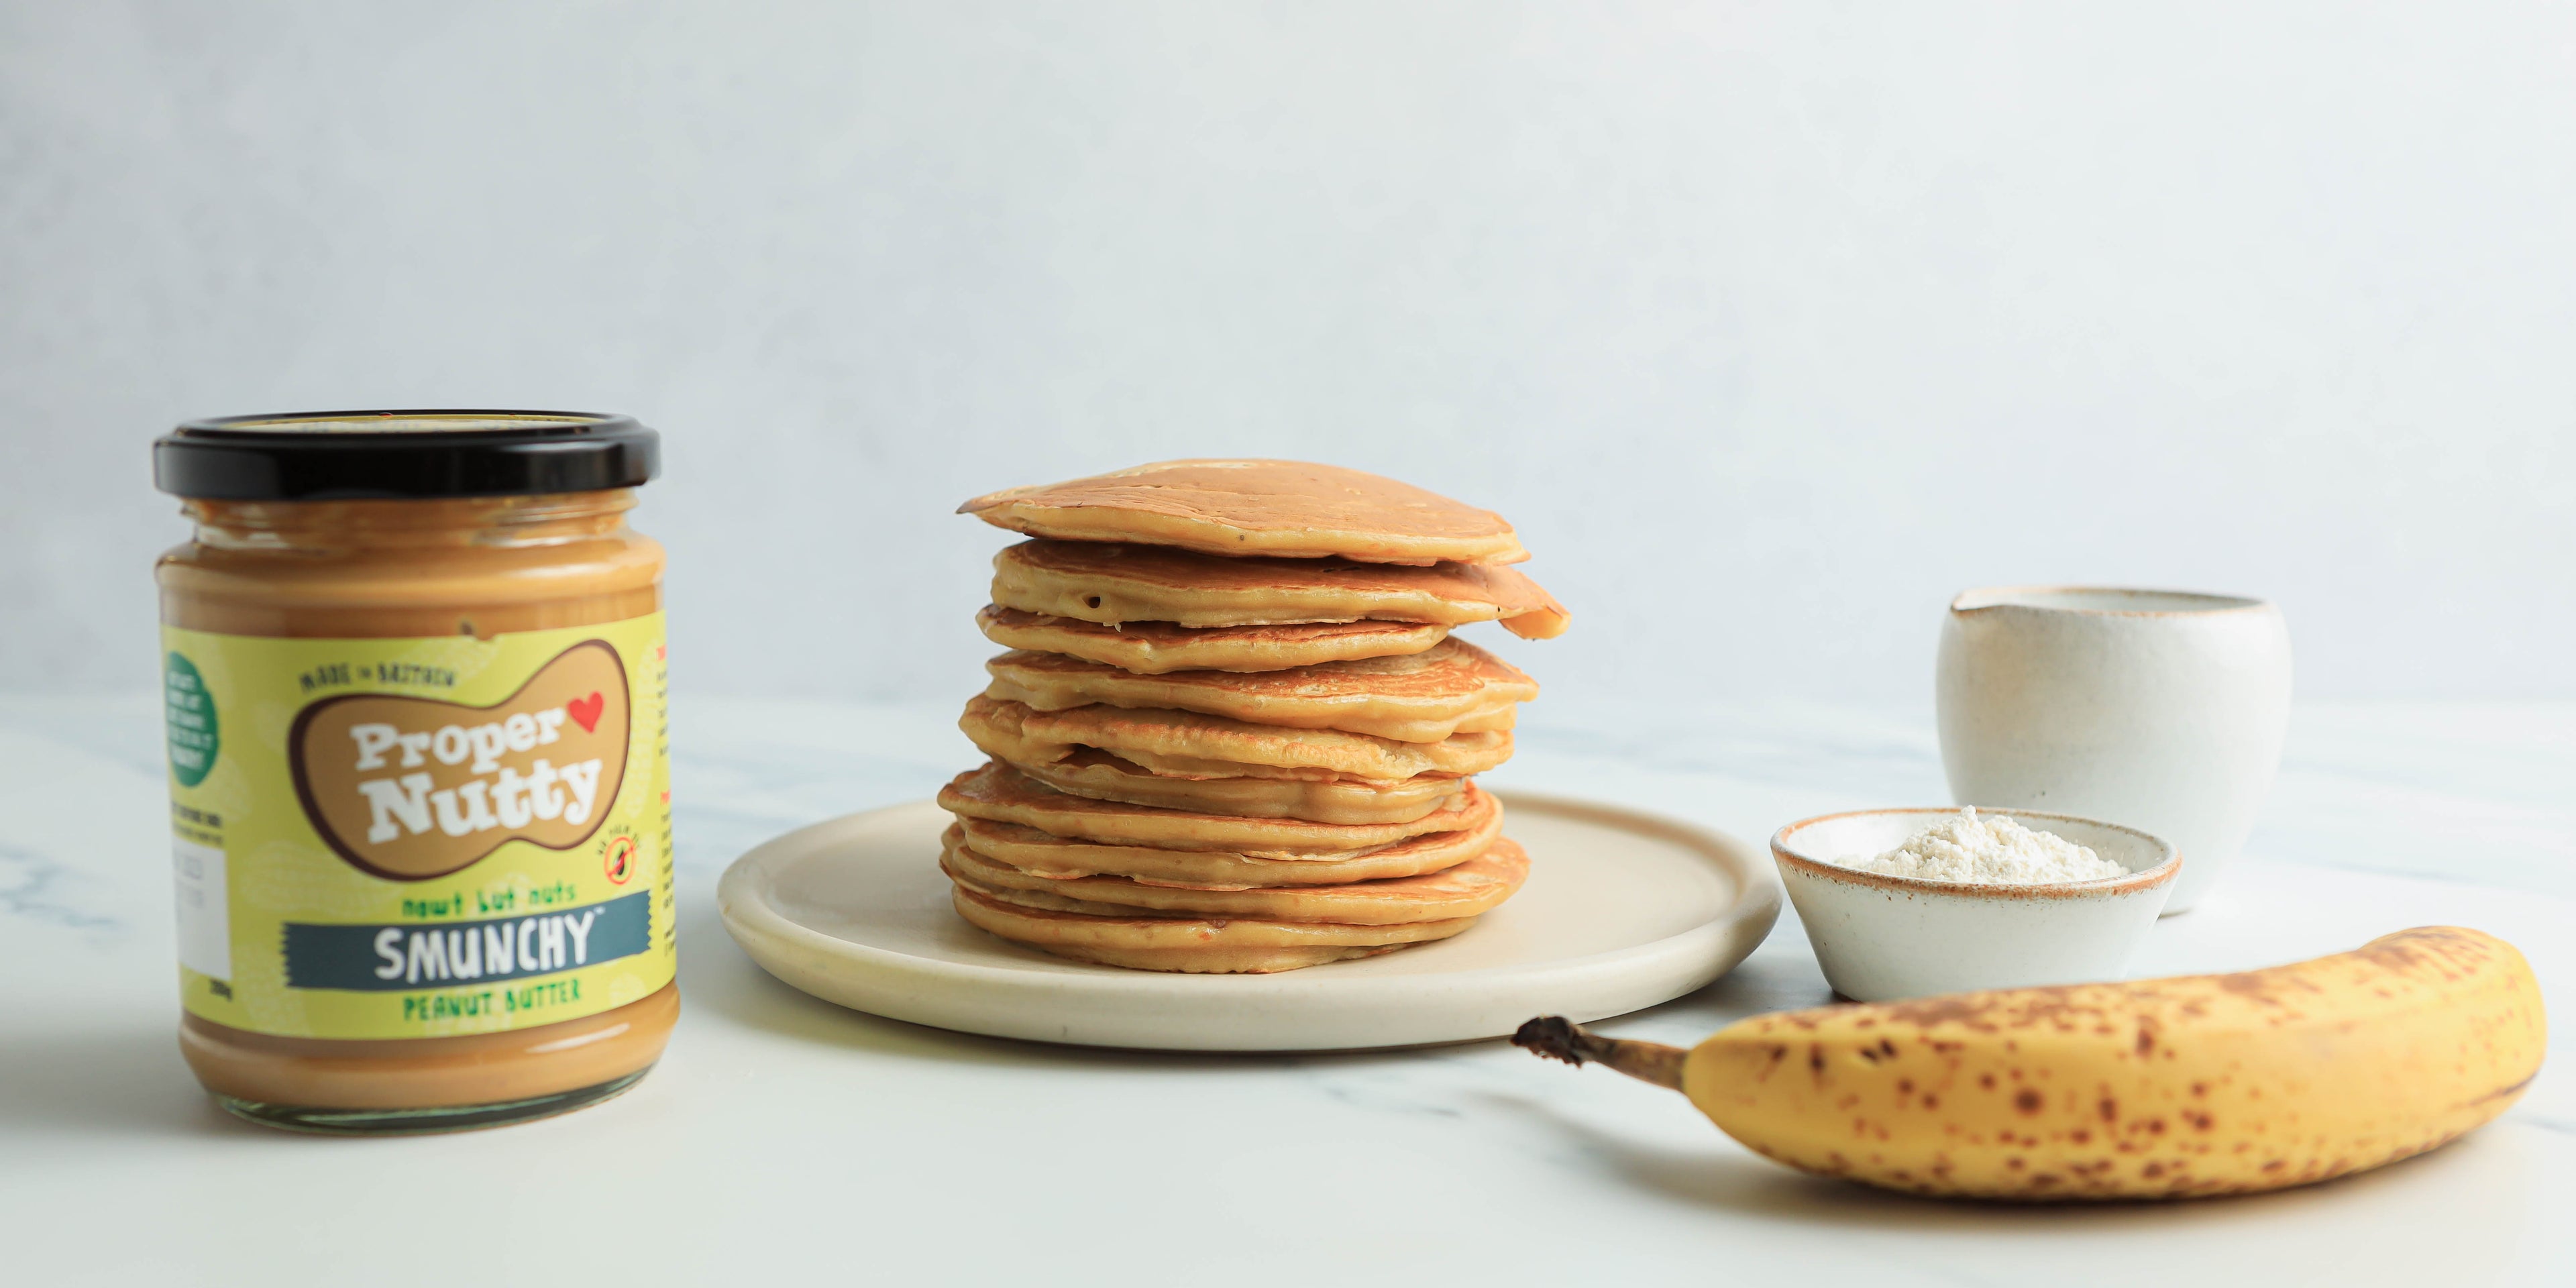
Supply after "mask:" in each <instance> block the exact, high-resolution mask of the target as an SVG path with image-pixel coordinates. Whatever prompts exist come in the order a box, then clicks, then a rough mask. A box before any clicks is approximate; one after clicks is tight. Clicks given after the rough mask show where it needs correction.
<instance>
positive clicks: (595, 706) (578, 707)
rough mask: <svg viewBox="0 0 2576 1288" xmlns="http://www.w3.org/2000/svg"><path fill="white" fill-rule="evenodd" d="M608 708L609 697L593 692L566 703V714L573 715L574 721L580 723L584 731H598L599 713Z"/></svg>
mask: <svg viewBox="0 0 2576 1288" xmlns="http://www.w3.org/2000/svg"><path fill="white" fill-rule="evenodd" d="M607 709H608V699H606V698H603V697H601V696H599V695H598V694H597V693H592V694H591V695H590V696H589V697H586V698H574V699H573V700H572V701H570V702H567V703H565V704H564V714H565V715H568V716H571V717H572V722H573V723H574V724H577V725H580V726H581V731H582V732H583V733H591V732H594V731H596V730H597V729H598V728H599V713H600V712H602V711H605V710H607Z"/></svg>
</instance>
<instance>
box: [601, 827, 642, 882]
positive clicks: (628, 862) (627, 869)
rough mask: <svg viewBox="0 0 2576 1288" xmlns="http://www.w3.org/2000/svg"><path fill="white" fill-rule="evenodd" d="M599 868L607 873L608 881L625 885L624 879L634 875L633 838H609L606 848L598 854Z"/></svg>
mask: <svg viewBox="0 0 2576 1288" xmlns="http://www.w3.org/2000/svg"><path fill="white" fill-rule="evenodd" d="M600 867H601V868H602V869H603V870H605V871H606V872H607V873H608V879H609V880H610V881H612V882H614V883H616V884H618V885H624V884H626V879H627V878H628V877H631V876H633V875H635V838H634V837H631V836H615V837H610V838H609V841H608V848H607V849H606V850H605V851H603V852H602V853H601V854H600Z"/></svg>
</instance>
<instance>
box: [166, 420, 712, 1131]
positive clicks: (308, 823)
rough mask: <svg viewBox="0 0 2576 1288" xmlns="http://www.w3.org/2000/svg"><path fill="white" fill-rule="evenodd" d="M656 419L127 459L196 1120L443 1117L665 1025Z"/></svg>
mask: <svg viewBox="0 0 2576 1288" xmlns="http://www.w3.org/2000/svg"><path fill="white" fill-rule="evenodd" d="M659 459H660V440H659V439H658V437H657V436H656V435H655V434H654V433H653V431H652V430H650V429H647V428H645V427H644V426H642V425H639V424H637V423H636V422H635V421H633V420H630V419H628V418H625V417H622V416H594V415H587V414H579V413H568V412H523V411H393V412H331V413H318V414H311V415H284V416H258V417H240V418H234V419H227V420H211V421H201V422H196V423H192V424H187V425H182V426H180V427H179V428H178V429H176V430H175V431H173V432H171V433H170V434H168V435H166V436H164V437H163V438H161V439H160V440H159V441H158V442H157V443H155V444H154V447H153V473H154V478H155V481H156V482H157V484H158V485H159V487H160V488H161V490H162V491H165V492H169V493H173V494H175V495H177V496H179V497H181V498H183V499H184V505H183V509H184V510H185V512H186V514H187V515H188V517H189V518H190V519H191V520H192V521H194V523H195V525H196V534H195V536H194V538H193V539H191V540H190V541H189V542H187V543H186V544H185V545H182V546H179V547H178V548H176V549H174V550H171V551H170V552H169V553H167V554H165V555H163V556H162V557H161V561H160V564H159V566H158V568H157V570H156V572H157V575H158V580H159V582H160V587H161V622H162V629H161V641H162V681H163V690H164V702H165V707H166V714H167V720H168V736H169V760H170V821H171V833H172V842H171V843H172V849H173V853H174V855H175V865H174V866H175V872H176V876H177V883H178V921H179V953H178V957H179V987H180V998H181V1003H182V1006H183V1008H184V1014H183V1016H182V1017H181V1019H180V1025H179V1046H180V1050H181V1052H182V1053H183V1054H184V1055H185V1056H186V1057H187V1061H188V1065H189V1067H190V1068H191V1069H193V1070H194V1071H195V1072H196V1075H197V1078H198V1080H199V1081H200V1082H203V1083H204V1084H205V1086H206V1089H207V1090H208V1091H210V1092H212V1093H213V1094H214V1097H215V1099H216V1100H217V1101H218V1102H219V1103H220V1104H222V1105H223V1107H224V1108H226V1109H228V1110H230V1111H232V1112H233V1113H235V1114H238V1115H240V1116H241V1117H244V1118H248V1119H250V1120H252V1121H254V1122H261V1123H267V1124H269V1125H272V1126H277V1127H286V1128H293V1129H298V1130H303V1131H313V1132H326V1133H347V1134H360V1133H400V1132H425V1131H450V1130H457V1129H461V1128H468V1127H484V1126H492V1125H495V1124H500V1123H509V1122H517V1121H521V1120H524V1119H529V1118H537V1117H542V1116H545V1115H548V1114H554V1113H560V1112H563V1111H565V1110H568V1109H574V1108H578V1107H580V1106H582V1105H586V1104H591V1103H594V1102H596V1101H599V1100H603V1099H606V1098H607V1097H610V1096H613V1095H616V1094H617V1093H618V1092H620V1091H623V1090H625V1089H626V1088H627V1087H629V1086H632V1085H633V1084H634V1083H635V1081H636V1080H637V1079H639V1078H642V1077H643V1076H644V1074H645V1071H646V1070H648V1069H650V1068H651V1067H652V1065H653V1062H654V1061H655V1060H656V1059H658V1058H659V1057H660V1056H661V1054H662V1047H663V1044H664V1043H665V1042H666V1041H668V1039H669V1037H670V1032H671V1026H672V1024H673V1022H674V1021H675V1020H677V1019H678V1017H679V1008H680V1001H679V990H678V987H677V985H676V984H675V983H674V982H673V974H674V969H675V963H676V955H675V954H676V949H675V946H674V938H673V933H672V931H673V927H672V873H671V814H670V800H671V794H670V776H669V767H668V755H669V735H668V724H667V721H666V717H665V710H666V704H665V695H666V684H665V679H664V676H665V667H664V647H663V633H662V548H661V547H660V546H659V545H657V544H656V543H654V542H653V541H652V540H651V539H650V538H648V537H645V536H643V535H641V534H639V533H637V532H636V531H634V530H633V529H631V528H629V527H628V526H627V524H626V512H627V511H628V510H629V509H632V508H633V507H634V505H635V489H636V488H637V487H638V486H640V485H641V484H643V483H644V482H646V481H647V480H649V479H651V478H652V477H654V475H655V474H656V473H657V472H658V470H659Z"/></svg>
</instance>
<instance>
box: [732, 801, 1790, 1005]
mask: <svg viewBox="0 0 2576 1288" xmlns="http://www.w3.org/2000/svg"><path fill="white" fill-rule="evenodd" d="M1497 795H1499V796H1500V797H1501V799H1502V801H1503V804H1504V807H1505V809H1506V810H1507V811H1508V813H1507V814H1506V815H1505V818H1504V825H1503V827H1504V832H1505V834H1506V835H1509V836H1510V837H1512V838H1513V839H1514V840H1517V841H1519V842H1520V843H1521V844H1522V845H1523V846H1525V847H1527V848H1528V850H1529V853H1530V878H1529V883H1528V884H1527V885H1525V886H1523V887H1522V888H1521V891H1520V893H1519V894H1517V895H1515V896H1513V898H1512V900H1511V901H1510V902H1509V903H1506V904H1504V905H1503V906H1502V907H1500V908H1497V909H1495V910H1494V911H1492V912H1489V913H1487V914H1485V917H1484V919H1483V920H1482V921H1480V922H1479V923H1477V924H1476V925H1475V926H1474V927H1472V928H1470V929H1469V930H1468V931H1467V932H1466V933H1465V934H1463V935H1459V936H1458V937H1456V938H1454V939H1446V940H1442V941H1440V942H1438V943H1432V944H1425V945H1423V946H1421V947H1419V948H1408V949H1405V950H1404V951H1402V952H1395V953H1389V954H1387V955H1385V956H1383V957H1370V958H1363V959H1360V960H1357V961H1347V962H1334V963H1331V964H1329V965H1324V966H1313V967H1308V968H1307V969H1305V970H1296V971H1286V972H1283V973H1280V974H1276V975H1173V974H1163V973H1159V972H1153V971H1132V970H1121V969H1118V968H1116V967H1111V966H1094V965H1089V964H1086V963H1082V962H1072V961H1066V960H1064V959H1062V958H1057V957H1050V956H1048V955H1046V954H1044V953H1041V952H1038V951H1036V950H1035V949H1030V948H1022V947H1020V946H1019V945H1017V944H1012V943H1007V942H1005V941H1003V940H1000V939H996V938H994V937H993V936H991V935H988V934H985V933H984V932H983V931H981V930H977V929H976V928H974V927H973V926H970V925H968V924H966V922H965V921H964V920H962V919H961V918H959V917H958V915H957V913H956V912H955V910H954V909H952V908H951V907H950V906H949V897H948V889H949V887H948V879H947V878H946V877H944V876H942V875H941V874H940V871H939V865H938V857H939V834H940V832H941V831H942V830H943V829H945V828H946V827H947V826H948V823H949V818H948V815H947V813H946V812H944V811H942V810H941V809H940V808H939V807H938V806H937V805H934V804H932V803H931V802H929V801H916V802H914V803H912V804H909V805H897V806H894V807H892V808H889V809H881V810H872V811H869V812H867V813H864V814H851V815H846V816H844V817H841V818H836V819H833V820H831V821H829V822H825V823H817V824H815V825H814V826H812V827H808V828H803V829H800V830H798V831H794V832H790V833H788V834H787V835H785V836H782V837H779V838H777V839H776V840H773V841H770V842H768V843H767V844H764V845H762V846H760V847H759V848H757V849H755V850H753V851H752V852H751V853H749V854H746V855H744V856H742V857H741V858H740V859H737V860H735V862H734V865H733V866H732V867H731V868H729V869H727V870H726V871H725V875H724V881H723V883H722V884H721V885H719V886H718V887H717V890H716V901H717V905H718V907H719V908H720V909H721V910H722V912H723V914H724V921H725V928H726V929H727V930H729V931H731V932H732V934H733V937H734V940H735V942H737V943H739V944H741V945H742V946H743V949H744V951H746V952H749V953H750V954H751V956H752V960H754V961H757V962H759V963H760V965H761V966H762V968H763V969H766V970H767V971H768V972H769V973H770V974H772V975H775V976H777V977H778V978H780V979H782V980H785V981H786V982H788V983H789V984H792V985H795V986H796V987H797V988H800V989H803V990H805V991H806V992H808V993H812V994H813V995H815V996H816V997H820V998H823V999H824V1000H826V1001H831V1002H838V1003H840V1004H841V1005H843V1006H848V1007H853V1008H856V1009H858V1010H862V1011H867V1012H870V1013H873V1014H876V1015H883V1016H888V1017H891V1018H893V1019H898V1020H909V1021H911V1022H913V1023H915V1024H928V1025H934V1026H937V1027H939V1028H944V1029H957V1030H960V1031H962V1032H967V1033H986V1034H992V1035H994V1036H997V1037H1010V1038H1032V1039H1036V1040H1039V1041H1044V1042H1071V1043H1077V1044H1080V1045H1084V1046H1111V1047H1143V1048H1150V1049H1159V1050H1172V1051H1317V1050H1346V1049H1352V1048H1362V1047H1389V1046H1413V1045H1418V1044H1422V1043H1431V1042H1459V1041H1469V1040H1473V1039H1478V1038H1490V1037H1499V1036H1501V1035H1503V1034H1506V1033H1509V1032H1511V1031H1512V1030H1513V1029H1514V1028H1516V1027H1518V1026H1519V1025H1520V1023H1521V1021H1523V1020H1526V1019H1528V1018H1530V1017H1531V1016H1533V1015H1541V1014H1552V1015H1564V1016H1568V1017H1571V1018H1573V1019H1576V1020H1596V1019H1600V1018H1602V1017H1604V1016H1610V1015H1620V1014H1624V1013H1626V1012H1629V1011H1634V1010H1638V1009H1640V1008H1643V1007H1648V1006H1652V1005H1654V1004H1656V1003H1658V1002H1664V1001H1669V1000H1671V999H1673V998H1676V997H1679V996H1681V995H1682V994H1684V993H1688V992H1690V991H1692V990H1694V989H1697V988H1699V987H1701V986H1703V985H1705V984H1707V983H1708V982H1709V981H1711V980H1714V979H1716V978H1717V977H1718V976H1720V975H1723V974H1725V973H1726V972H1727V971H1729V970H1732V969H1734V967H1735V964H1736V963H1738V962H1740V961H1743V960H1744V958H1745V955H1746V954H1748V953H1750V952H1752V951H1753V948H1754V946H1755V945H1756V944H1759V943H1761V942H1762V937H1763V936H1764V935H1766V934H1769V933H1770V931H1771V923H1772V922H1773V921H1774V920H1775V919H1777V918H1778V916H1779V915H1780V886H1779V879H1778V877H1777V876H1775V875H1774V874H1773V873H1772V871H1771V863H1770V860H1769V856H1767V855H1764V854H1762V853H1761V852H1759V851H1756V850H1754V849H1751V848H1750V847H1747V846H1746V845H1744V844H1743V843H1742V842H1740V841H1737V840H1735V839H1733V838H1731V837H1728V836H1724V835H1721V834H1719V833H1715V832H1710V831H1706V830H1704V829H1701V828H1696V827H1692V826H1689V825H1687V824H1683V823H1676V822H1672V821H1670V820H1668V819H1661V818H1656V817H1653V816H1651V815H1646V814H1638V813H1634V812H1631V811H1628V810H1623V809H1616V808H1613V807H1610V806H1606V805H1595V804H1589V803H1586V802H1582V801H1574V800H1564V799H1559V798H1554V797H1546V796H1531V795H1525V794H1522V793H1518V792H1503V793H1497Z"/></svg>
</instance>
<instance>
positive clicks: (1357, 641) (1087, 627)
mask: <svg viewBox="0 0 2576 1288" xmlns="http://www.w3.org/2000/svg"><path fill="white" fill-rule="evenodd" d="M975 624H976V625H977V626H979V627H982V628H983V631H984V637H985V638H986V639H989V640H991V641H993V642H994V643H996V644H1000V645H1002V646H1004V647H1006V648H1025V649H1036V650H1038V651H1039V652H1042V653H1063V654H1066V655H1068V656H1071V657H1078V658H1082V659H1084V660H1086V661H1091V662H1101V663H1105V664H1107V665H1109V666H1115V667H1119V668H1122V669H1124V670H1129V671H1136V672H1139V673H1142V674H1145V675H1161V674H1163V673H1165V672H1167V671H1284V670H1286V669H1288V668H1289V667H1292V666H1313V665H1315V664H1316V663H1318V662H1348V661H1351V660H1353V659H1355V658H1363V657H1395V656H1399V655H1401V654H1405V653H1419V652H1421V651H1422V650H1424V649H1427V648H1429V647H1431V646H1432V645H1434V644H1437V643H1439V642H1440V641H1442V640H1444V639H1447V638H1448V637H1449V628H1448V627H1446V626H1441V625H1437V624H1426V623H1422V622H1366V621H1362V622H1298V623H1293V624H1290V625H1283V626H1210V627H1206V628H1203V629H1197V630H1193V629H1191V628H1190V627H1187V626H1174V625H1173V624H1171V623H1170V622H1128V623H1125V624H1124V625H1120V626H1103V625H1101V624H1100V623H1098V622H1086V621H1082V620H1080V619H1078V618H1072V617H1050V616H1048V615H1047V614H1045V613H1028V612H1022V611H1020V610H1019V609H1016V608H1004V607H1002V606H1001V605H999V604H988V605H986V606H985V607H984V610H983V611H982V612H979V613H977V614H975Z"/></svg>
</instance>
